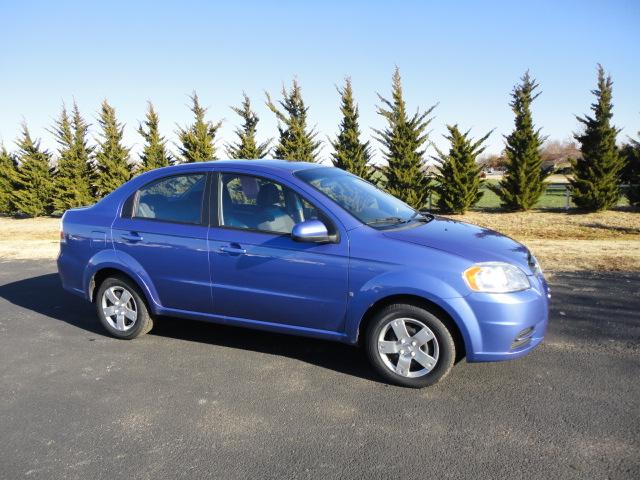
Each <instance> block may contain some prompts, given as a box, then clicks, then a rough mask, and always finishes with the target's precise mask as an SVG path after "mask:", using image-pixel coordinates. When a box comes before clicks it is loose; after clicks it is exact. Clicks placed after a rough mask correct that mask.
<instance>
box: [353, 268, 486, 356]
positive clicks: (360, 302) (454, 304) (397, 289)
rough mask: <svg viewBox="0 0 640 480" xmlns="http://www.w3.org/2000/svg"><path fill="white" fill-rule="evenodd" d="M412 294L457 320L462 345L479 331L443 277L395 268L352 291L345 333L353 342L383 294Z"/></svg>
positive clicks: (470, 315) (457, 295)
mask: <svg viewBox="0 0 640 480" xmlns="http://www.w3.org/2000/svg"><path fill="white" fill-rule="evenodd" d="M397 295H411V296H415V297H419V298H423V299H425V300H427V301H429V302H431V303H434V304H435V305H437V306H439V307H440V308H442V309H443V310H444V311H445V312H447V313H448V314H449V316H450V317H451V318H452V319H453V321H454V322H455V323H456V326H457V327H458V329H459V330H460V333H461V334H462V337H463V340H464V342H465V346H467V347H468V346H470V345H471V344H472V343H474V342H473V339H474V338H477V336H478V335H479V325H478V322H477V320H476V318H475V315H473V313H472V312H471V311H470V309H469V308H468V305H467V303H466V301H465V300H464V298H463V295H462V294H461V293H460V292H459V291H457V290H456V289H455V288H454V287H452V286H451V285H450V284H448V283H446V282H444V281H443V280H442V279H440V278H438V277H435V276H433V275H430V274H428V273H426V272H416V271H415V270H398V271H393V272H387V273H384V274H382V275H378V276H376V277H374V278H372V279H370V280H369V281H368V282H366V283H365V284H364V285H362V287H361V288H360V289H359V290H358V291H357V292H354V295H353V298H352V300H351V302H350V304H349V309H348V312H347V325H346V332H345V333H346V335H347V338H348V341H349V342H351V343H356V342H357V341H358V332H359V329H360V324H361V322H362V320H363V318H364V316H365V314H366V313H367V311H368V310H369V308H370V307H371V306H372V305H374V304H376V303H378V302H379V301H381V300H384V299H385V298H389V297H393V296H397Z"/></svg>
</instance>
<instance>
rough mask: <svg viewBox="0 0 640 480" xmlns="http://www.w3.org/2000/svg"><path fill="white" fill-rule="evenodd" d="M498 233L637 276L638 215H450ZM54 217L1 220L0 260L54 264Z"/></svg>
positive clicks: (561, 262) (567, 265)
mask: <svg viewBox="0 0 640 480" xmlns="http://www.w3.org/2000/svg"><path fill="white" fill-rule="evenodd" d="M451 218H454V219H456V220H462V221H465V222H470V223H475V224H477V225H481V226H483V227H487V228H491V229H494V230H497V231H499V232H502V233H504V234H506V235H509V236H510V237H513V238H515V239H516V240H518V241H521V242H523V243H524V244H526V245H527V246H528V247H529V248H531V250H532V251H533V252H534V254H535V255H536V256H537V257H538V259H539V260H540V263H542V266H543V268H545V269H546V270H550V271H579V270H613V271H640V213H638V212H624V211H611V212H601V213H590V214H571V213H569V214H567V213H552V212H541V211H533V212H527V213H485V212H471V213H468V214H466V215H457V216H452V217H451ZM59 223H60V220H59V219H56V218H36V219H24V220H22V219H20V220H16V219H12V218H1V217H0V261H2V260H10V259H11V260H13V259H42V260H47V259H54V258H55V256H56V255H57V253H58V228H59Z"/></svg>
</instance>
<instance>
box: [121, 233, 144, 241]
mask: <svg viewBox="0 0 640 480" xmlns="http://www.w3.org/2000/svg"><path fill="white" fill-rule="evenodd" d="M120 238H122V239H123V240H125V241H127V242H131V243H136V242H140V241H141V240H142V235H138V234H137V233H133V232H132V233H123V234H122V235H120Z"/></svg>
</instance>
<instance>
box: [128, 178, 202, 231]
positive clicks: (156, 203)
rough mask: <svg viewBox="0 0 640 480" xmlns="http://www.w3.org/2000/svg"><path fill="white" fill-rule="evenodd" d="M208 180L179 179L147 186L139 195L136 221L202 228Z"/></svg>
mask: <svg viewBox="0 0 640 480" xmlns="http://www.w3.org/2000/svg"><path fill="white" fill-rule="evenodd" d="M206 178H207V176H206V175H205V174H204V173H196V174H187V175H175V176H172V177H167V178H163V179H160V180H157V181H155V182H153V183H150V184H148V185H145V186H144V187H142V188H141V189H140V190H139V191H138V201H137V205H136V208H135V214H134V217H136V218H146V219H153V220H161V221H165V222H176V223H193V224H198V223H200V222H201V219H202V200H203V196H204V190H205V185H206V183H207V182H206Z"/></svg>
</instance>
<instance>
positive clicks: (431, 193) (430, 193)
mask: <svg viewBox="0 0 640 480" xmlns="http://www.w3.org/2000/svg"><path fill="white" fill-rule="evenodd" d="M431 195H433V192H429V211H431Z"/></svg>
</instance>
